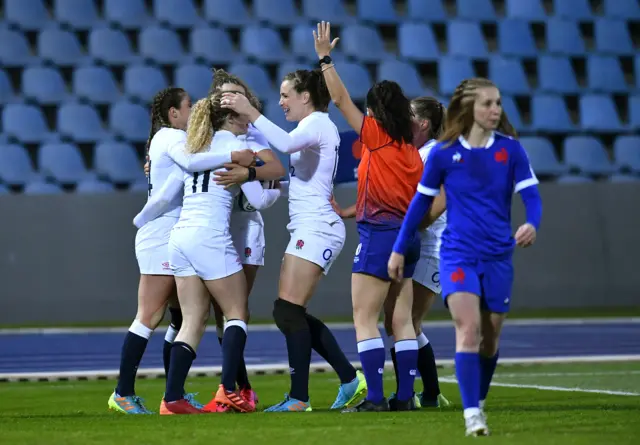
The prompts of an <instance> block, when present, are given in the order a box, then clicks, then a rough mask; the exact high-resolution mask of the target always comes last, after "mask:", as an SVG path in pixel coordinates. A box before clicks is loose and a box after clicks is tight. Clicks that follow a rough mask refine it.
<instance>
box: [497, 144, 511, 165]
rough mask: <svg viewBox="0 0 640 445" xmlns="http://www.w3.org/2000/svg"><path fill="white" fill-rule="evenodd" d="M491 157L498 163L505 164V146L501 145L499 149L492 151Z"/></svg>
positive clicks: (507, 159) (507, 156)
mask: <svg viewBox="0 0 640 445" xmlns="http://www.w3.org/2000/svg"><path fill="white" fill-rule="evenodd" d="M493 158H494V159H495V160H496V162H498V163H500V164H506V163H507V162H508V161H509V153H507V149H506V148H504V147H502V148H501V149H500V151H496V152H495V153H494V155H493Z"/></svg>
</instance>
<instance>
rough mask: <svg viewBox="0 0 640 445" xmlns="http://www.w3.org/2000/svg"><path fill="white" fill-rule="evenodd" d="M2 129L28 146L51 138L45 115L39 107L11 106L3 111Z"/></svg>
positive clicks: (7, 106)
mask: <svg viewBox="0 0 640 445" xmlns="http://www.w3.org/2000/svg"><path fill="white" fill-rule="evenodd" d="M2 129H3V131H4V132H5V133H6V134H7V135H8V136H13V137H15V138H16V139H18V140H19V141H21V142H23V143H27V144H36V143H39V142H43V141H45V140H48V139H49V138H50V137H51V134H50V133H49V129H48V128H47V123H46V122H45V120H44V115H43V114H42V111H41V110H40V108H39V107H36V106H33V105H25V104H9V105H6V106H5V107H4V108H3V109H2Z"/></svg>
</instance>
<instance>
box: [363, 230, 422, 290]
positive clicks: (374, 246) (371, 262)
mask: <svg viewBox="0 0 640 445" xmlns="http://www.w3.org/2000/svg"><path fill="white" fill-rule="evenodd" d="M398 233H400V228H399V227H385V226H376V225H374V224H368V223H358V234H359V235H360V244H358V248H357V249H356V255H355V257H354V258H353V268H352V269H351V271H352V272H353V273H363V274H366V275H372V276H374V277H377V278H380V279H381V280H385V281H390V280H391V278H389V272H388V269H387V265H388V263H389V257H390V256H391V253H392V252H393V245H394V243H395V242H396V238H397V237H398ZM419 259H420V237H419V236H418V234H417V233H416V235H415V236H414V238H413V239H412V240H411V242H410V243H409V250H408V251H407V255H406V256H405V264H404V278H411V277H412V276H413V272H414V271H415V269H416V264H418V260H419Z"/></svg>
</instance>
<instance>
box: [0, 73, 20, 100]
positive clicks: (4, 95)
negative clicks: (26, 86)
mask: <svg viewBox="0 0 640 445" xmlns="http://www.w3.org/2000/svg"><path fill="white" fill-rule="evenodd" d="M15 100H16V95H15V93H14V91H13V85H11V80H10V79H9V76H8V75H7V73H6V72H5V71H4V70H2V69H0V105H4V104H8V103H11V102H13V101H15Z"/></svg>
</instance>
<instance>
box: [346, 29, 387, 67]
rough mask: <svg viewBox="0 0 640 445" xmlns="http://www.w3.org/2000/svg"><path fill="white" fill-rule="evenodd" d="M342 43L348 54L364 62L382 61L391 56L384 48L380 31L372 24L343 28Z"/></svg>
mask: <svg viewBox="0 0 640 445" xmlns="http://www.w3.org/2000/svg"><path fill="white" fill-rule="evenodd" d="M341 44H342V49H343V50H344V53H345V54H346V55H348V56H351V57H355V58H356V59H357V60H359V61H362V62H380V61H381V60H382V59H386V58H388V57H390V55H389V53H387V51H386V50H385V48H384V43H383V42H382V37H381V36H380V32H379V31H378V29H377V28H374V27H372V26H368V25H361V24H358V25H350V26H346V27H345V28H344V29H343V30H342V35H341ZM394 58H395V56H394Z"/></svg>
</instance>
